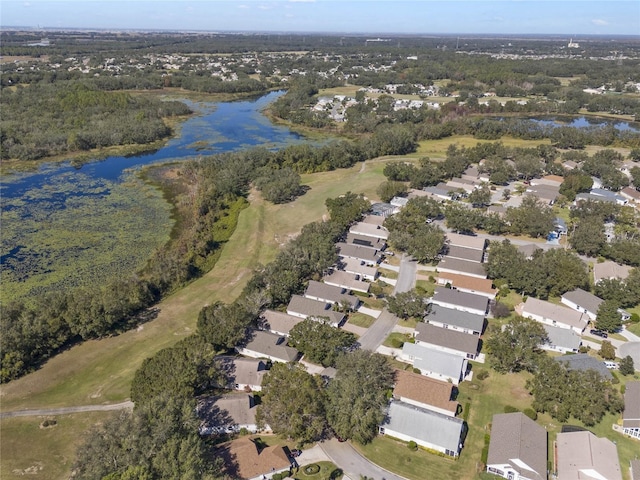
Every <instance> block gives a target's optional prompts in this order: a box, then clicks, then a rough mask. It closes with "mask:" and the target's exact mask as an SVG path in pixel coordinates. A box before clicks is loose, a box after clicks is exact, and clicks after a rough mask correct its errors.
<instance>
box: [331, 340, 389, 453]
mask: <svg viewBox="0 0 640 480" xmlns="http://www.w3.org/2000/svg"><path fill="white" fill-rule="evenodd" d="M336 369H337V373H336V377H335V378H334V379H333V380H331V382H330V383H329V387H328V390H327V395H328V398H329V402H328V404H327V420H328V421H329V425H330V426H331V428H332V429H333V430H334V431H335V432H336V434H337V435H339V436H340V437H341V438H344V439H353V440H355V441H357V442H360V443H368V442H370V441H371V440H372V439H373V438H374V437H375V436H376V433H377V431H378V425H380V423H382V421H383V420H384V415H385V413H384V411H385V407H386V406H387V393H388V392H389V391H390V390H391V389H392V388H393V382H394V376H393V370H392V369H391V367H390V366H389V364H388V363H387V359H386V358H385V357H383V356H382V355H380V354H377V353H372V352H369V351H365V350H357V351H355V352H352V353H347V354H344V355H342V356H341V357H340V358H339V359H338V362H337V364H336Z"/></svg>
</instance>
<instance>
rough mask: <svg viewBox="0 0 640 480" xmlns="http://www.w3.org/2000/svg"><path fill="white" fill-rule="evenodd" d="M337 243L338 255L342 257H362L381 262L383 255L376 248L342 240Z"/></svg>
mask: <svg viewBox="0 0 640 480" xmlns="http://www.w3.org/2000/svg"><path fill="white" fill-rule="evenodd" d="M336 245H337V247H338V255H339V256H341V257H347V258H355V259H361V260H366V261H367V262H371V263H379V262H380V260H381V259H382V255H381V254H380V252H379V251H378V250H377V249H375V248H371V247H363V246H362V245H354V244H352V243H342V242H340V243H337V244H336Z"/></svg>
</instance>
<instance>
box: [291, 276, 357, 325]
mask: <svg viewBox="0 0 640 480" xmlns="http://www.w3.org/2000/svg"><path fill="white" fill-rule="evenodd" d="M327 286H329V285H327ZM287 313H288V314H289V315H293V316H294V317H300V318H313V319H317V320H318V319H319V320H325V321H326V322H327V323H329V324H330V325H333V326H334V327H339V326H340V325H342V324H343V323H344V320H345V316H344V313H340V312H337V311H335V310H333V309H332V304H331V303H329V302H326V301H319V300H312V299H311V298H307V297H303V296H301V295H293V296H292V297H291V300H289V305H287Z"/></svg>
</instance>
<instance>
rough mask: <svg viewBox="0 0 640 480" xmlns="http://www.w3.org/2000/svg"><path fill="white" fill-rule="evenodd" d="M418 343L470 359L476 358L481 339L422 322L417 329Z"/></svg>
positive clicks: (416, 337)
mask: <svg viewBox="0 0 640 480" xmlns="http://www.w3.org/2000/svg"><path fill="white" fill-rule="evenodd" d="M415 339H416V343H417V344H419V345H426V346H429V347H431V348H433V349H435V350H441V351H443V352H448V353H453V354H455V355H460V356H462V357H465V358H468V359H469V360H475V359H476V357H477V356H478V350H479V349H480V339H479V337H478V336H476V335H469V334H468V333H462V332H456V331H455V330H449V329H446V328H440V327H436V326H434V325H430V324H428V323H424V322H420V323H418V325H417V326H416V330H415Z"/></svg>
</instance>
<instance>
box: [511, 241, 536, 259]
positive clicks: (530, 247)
mask: <svg viewBox="0 0 640 480" xmlns="http://www.w3.org/2000/svg"><path fill="white" fill-rule="evenodd" d="M516 248H517V249H518V251H519V252H520V253H522V254H523V255H524V257H525V258H526V259H527V260H531V259H532V258H533V255H534V254H535V253H536V252H537V251H538V250H542V249H541V248H540V245H536V244H535V243H527V244H525V245H517V246H516Z"/></svg>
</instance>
